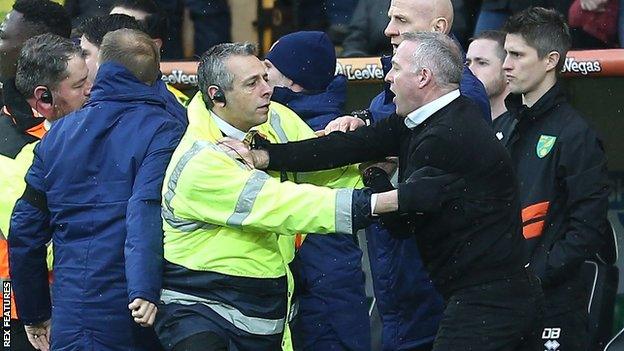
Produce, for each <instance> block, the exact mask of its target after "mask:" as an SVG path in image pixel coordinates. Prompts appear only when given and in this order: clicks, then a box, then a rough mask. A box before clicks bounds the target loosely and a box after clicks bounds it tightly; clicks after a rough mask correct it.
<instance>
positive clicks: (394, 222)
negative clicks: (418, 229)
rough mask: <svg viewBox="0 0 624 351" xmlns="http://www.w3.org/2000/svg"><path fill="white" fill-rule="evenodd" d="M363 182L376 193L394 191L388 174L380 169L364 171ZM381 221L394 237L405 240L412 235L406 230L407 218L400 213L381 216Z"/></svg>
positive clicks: (373, 168) (371, 168) (374, 168)
mask: <svg viewBox="0 0 624 351" xmlns="http://www.w3.org/2000/svg"><path fill="white" fill-rule="evenodd" d="M362 180H363V181H364V185H366V186H367V187H369V188H371V189H372V190H373V192H374V193H383V192H386V191H390V190H394V186H392V183H391V182H390V179H389V177H388V173H386V172H385V171H384V170H383V169H381V168H379V167H368V168H367V169H366V170H364V172H363V173H362ZM379 221H380V222H381V225H382V226H384V228H386V229H387V230H388V231H389V232H390V234H391V235H392V236H393V237H396V238H398V239H405V238H408V237H410V236H411V235H412V233H411V231H409V230H407V229H406V222H407V218H406V217H405V216H401V215H400V214H399V213H398V212H394V213H386V214H383V215H380V216H379Z"/></svg>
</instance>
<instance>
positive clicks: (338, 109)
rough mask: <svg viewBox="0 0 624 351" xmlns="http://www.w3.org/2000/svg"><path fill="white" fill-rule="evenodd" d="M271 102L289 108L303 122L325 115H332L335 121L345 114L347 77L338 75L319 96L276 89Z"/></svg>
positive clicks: (286, 89) (281, 88)
mask: <svg viewBox="0 0 624 351" xmlns="http://www.w3.org/2000/svg"><path fill="white" fill-rule="evenodd" d="M271 100H272V101H275V102H279V103H280V104H282V105H286V106H288V107H289V108H290V109H291V110H293V111H295V113H297V115H298V116H299V117H301V118H302V119H303V120H309V119H311V118H315V117H318V116H324V115H331V116H332V117H331V118H332V119H333V118H336V117H339V116H340V115H341V114H342V113H343V109H344V105H345V102H346V100H347V77H346V76H344V75H341V74H340V75H337V76H336V77H334V80H332V82H331V83H329V85H328V86H327V89H326V90H325V91H324V92H321V93H318V94H308V93H305V92H301V93H295V92H294V91H292V90H290V89H288V88H284V87H275V89H273V96H272V97H271Z"/></svg>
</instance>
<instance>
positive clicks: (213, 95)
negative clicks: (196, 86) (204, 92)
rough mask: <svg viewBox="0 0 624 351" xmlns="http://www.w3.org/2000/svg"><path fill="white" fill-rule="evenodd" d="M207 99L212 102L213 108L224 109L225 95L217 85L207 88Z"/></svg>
mask: <svg viewBox="0 0 624 351" xmlns="http://www.w3.org/2000/svg"><path fill="white" fill-rule="evenodd" d="M207 98H209V99H210V100H212V104H213V105H214V106H217V107H220V108H224V107H225V105H226V99H225V93H224V92H223V89H221V88H220V87H219V86H217V85H211V86H209V87H208V96H207Z"/></svg>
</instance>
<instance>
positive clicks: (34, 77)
mask: <svg viewBox="0 0 624 351" xmlns="http://www.w3.org/2000/svg"><path fill="white" fill-rule="evenodd" d="M15 86H16V87H17V90H18V91H19V92H20V94H21V95H22V96H23V97H25V98H26V101H27V102H28V104H29V105H30V106H32V107H33V109H34V110H37V111H38V112H39V113H41V114H42V115H43V116H44V117H45V118H46V119H47V120H48V121H50V122H53V121H56V120H57V119H59V118H61V117H63V116H65V115H67V114H69V113H71V112H73V111H75V110H77V109H79V108H81V107H82V105H84V103H85V102H86V101H87V98H88V97H89V94H90V92H91V82H90V81H89V79H88V68H87V65H86V62H85V58H84V52H83V51H82V49H81V48H80V46H78V45H76V44H74V43H73V42H72V41H71V40H69V39H66V38H62V37H59V36H58V35H54V34H42V35H39V36H36V37H34V38H31V39H29V40H28V41H27V42H26V44H24V48H22V52H21V54H20V57H19V60H18V64H17V72H16V75H15Z"/></svg>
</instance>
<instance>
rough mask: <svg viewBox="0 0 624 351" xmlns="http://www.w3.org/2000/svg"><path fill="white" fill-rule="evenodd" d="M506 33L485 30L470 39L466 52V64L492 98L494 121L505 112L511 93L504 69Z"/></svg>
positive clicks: (491, 105)
mask: <svg viewBox="0 0 624 351" xmlns="http://www.w3.org/2000/svg"><path fill="white" fill-rule="evenodd" d="M505 35H506V34H505V33H504V32H500V31H493V30H490V31H484V32H481V33H480V34H479V35H477V36H476V37H474V38H472V39H471V40H470V45H469V46H468V51H467V52H466V65H467V66H468V68H470V70H471V71H472V73H474V75H475V76H477V78H479V80H480V81H481V83H483V85H484V86H485V91H486V92H487V94H488V98H489V99H490V107H491V110H492V121H495V120H496V118H497V117H499V116H500V115H502V114H503V113H505V111H507V108H506V107H505V98H506V97H507V95H508V94H509V87H508V85H507V78H506V77H505V71H504V70H503V61H505V56H506V53H505Z"/></svg>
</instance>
